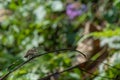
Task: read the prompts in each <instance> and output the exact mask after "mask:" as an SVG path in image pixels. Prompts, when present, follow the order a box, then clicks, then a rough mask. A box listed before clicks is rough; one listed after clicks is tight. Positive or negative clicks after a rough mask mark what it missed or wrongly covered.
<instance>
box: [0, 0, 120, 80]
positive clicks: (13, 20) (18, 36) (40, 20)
mask: <svg viewBox="0 0 120 80" xmlns="http://www.w3.org/2000/svg"><path fill="white" fill-rule="evenodd" d="M46 1H47V2H46ZM67 1H68V2H67ZM69 1H70V0H59V1H55V0H35V1H33V0H5V1H0V76H2V75H4V74H5V73H7V72H8V71H10V70H12V69H13V68H14V67H15V66H16V65H18V64H20V63H21V62H23V61H25V60H26V59H25V58H24V55H25V53H26V51H27V50H28V49H30V48H32V47H41V48H40V49H39V54H41V53H43V52H45V51H50V50H56V49H61V48H71V47H75V46H76V45H77V42H78V41H79V40H81V39H83V38H82V36H83V28H84V25H85V24H86V22H87V21H91V22H93V23H95V24H97V25H102V23H104V22H105V23H106V24H107V25H106V26H105V28H104V30H103V31H102V32H93V33H91V34H88V35H90V36H94V38H99V39H101V44H102V41H103V43H104V40H106V38H107V39H109V38H115V37H114V36H117V37H119V36H120V28H119V27H120V15H119V14H120V10H119V9H120V1H119V0H112V1H111V0H105V1H99V0H98V1H96V0H90V1H84V0H81V1H78V2H77V3H81V4H82V5H85V6H86V8H87V9H85V11H83V13H82V14H78V15H77V16H75V17H73V18H72V19H71V18H70V16H69V15H67V14H66V10H67V4H66V3H69ZM70 3H73V2H70ZM70 3H69V4H70ZM93 5H94V6H93ZM2 10H3V12H4V14H3V13H2ZM76 11H77V10H76ZM101 27H102V26H101ZM115 39H116V38H115ZM114 41H116V40H114ZM114 41H113V42H114ZM113 42H112V41H110V40H108V42H107V44H108V43H109V49H110V52H111V53H115V52H118V54H119V49H118V47H120V44H119V42H120V41H119V39H118V40H117V43H115V45H116V44H118V47H117V48H116V47H114V43H113ZM110 43H113V44H112V47H111V44H110ZM104 44H105V43H104ZM111 48H112V49H111ZM73 56H75V53H72V52H63V54H58V53H52V54H49V55H46V56H43V57H41V58H38V59H35V60H33V61H31V62H30V63H29V64H27V65H25V66H23V67H22V68H21V69H19V70H17V71H15V72H14V73H13V74H12V75H10V76H9V77H8V80H37V79H38V78H41V77H43V76H45V75H46V74H48V73H49V72H54V70H56V69H57V68H60V69H62V70H63V69H65V68H67V67H69V66H71V65H72V61H73V60H74V59H73ZM118 59H119V58H118ZM118 62H119V61H118ZM119 64H120V62H119V63H117V64H116V65H114V66H115V67H117V66H118V67H119V66H120V65H119ZM10 65H12V66H10ZM7 69H8V70H7ZM115 72H117V70H113V69H109V68H108V70H107V71H106V72H104V73H105V74H104V76H108V77H114V76H115V74H114V73H115ZM100 74H101V73H100ZM118 74H120V73H118ZM101 75H102V74H101ZM32 76H35V77H32ZM81 78H82V71H79V70H78V69H74V70H72V71H71V72H65V73H63V74H61V77H60V80H73V79H74V80H79V79H81ZM98 80H102V78H100V79H98Z"/></svg>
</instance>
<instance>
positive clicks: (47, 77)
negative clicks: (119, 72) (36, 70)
mask: <svg viewBox="0 0 120 80" xmlns="http://www.w3.org/2000/svg"><path fill="white" fill-rule="evenodd" d="M83 64H84V63H83ZM80 65H81V64H77V65H74V66H71V67H69V68H67V69H65V70H63V71H60V72H55V73H52V74H50V75H47V76H45V77H43V78H40V79H38V80H48V79H49V78H51V77H52V76H55V75H59V74H61V73H64V72H66V71H70V70H72V69H75V68H78V67H79V66H80ZM79 69H80V70H81V71H83V72H86V73H88V74H91V75H93V76H98V75H97V74H93V73H91V72H88V71H86V70H85V69H83V68H79ZM99 77H102V78H107V79H110V80H112V79H114V78H109V77H105V76H100V75H99Z"/></svg>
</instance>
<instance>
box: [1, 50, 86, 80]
mask: <svg viewBox="0 0 120 80" xmlns="http://www.w3.org/2000/svg"><path fill="white" fill-rule="evenodd" d="M61 51H76V52H79V53H81V54H82V55H83V56H84V57H85V58H86V55H85V54H84V53H82V52H80V51H78V50H76V49H74V48H72V49H60V50H54V51H49V52H46V53H42V54H38V55H35V56H33V57H31V58H30V59H28V60H26V61H24V62H22V63H21V64H19V65H18V66H16V67H15V68H14V69H12V70H10V71H9V72H8V73H7V74H5V75H4V76H3V77H2V78H0V80H5V79H6V78H7V77H8V76H9V75H10V74H11V73H12V72H14V71H16V70H18V69H19V68H21V67H22V66H24V65H25V64H27V63H29V62H30V61H31V60H33V59H35V58H37V57H40V56H43V55H46V54H49V53H54V52H61Z"/></svg>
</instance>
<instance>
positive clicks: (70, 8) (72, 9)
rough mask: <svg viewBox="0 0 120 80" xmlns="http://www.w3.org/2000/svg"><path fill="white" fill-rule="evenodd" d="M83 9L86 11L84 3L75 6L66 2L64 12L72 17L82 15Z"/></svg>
mask: <svg viewBox="0 0 120 80" xmlns="http://www.w3.org/2000/svg"><path fill="white" fill-rule="evenodd" d="M85 11H87V7H86V5H84V4H83V5H81V6H78V8H77V7H76V5H75V4H74V3H72V4H68V5H67V8H66V14H67V15H68V16H69V18H70V19H74V18H75V17H77V16H80V15H82V14H83V13H84V12H85Z"/></svg>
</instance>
